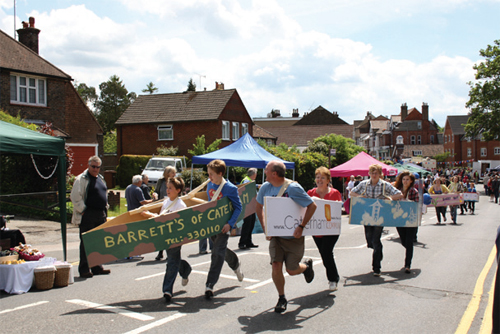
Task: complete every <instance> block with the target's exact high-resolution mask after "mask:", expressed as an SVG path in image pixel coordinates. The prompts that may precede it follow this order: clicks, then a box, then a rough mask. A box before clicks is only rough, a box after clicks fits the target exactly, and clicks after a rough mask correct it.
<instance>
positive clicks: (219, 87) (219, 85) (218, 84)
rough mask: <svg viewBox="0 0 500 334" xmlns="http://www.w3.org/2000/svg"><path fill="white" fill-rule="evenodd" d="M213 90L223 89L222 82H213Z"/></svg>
mask: <svg viewBox="0 0 500 334" xmlns="http://www.w3.org/2000/svg"><path fill="white" fill-rule="evenodd" d="M215 90H224V83H222V82H221V83H218V82H217V81H216V82H215Z"/></svg>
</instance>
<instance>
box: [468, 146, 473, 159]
mask: <svg viewBox="0 0 500 334" xmlns="http://www.w3.org/2000/svg"><path fill="white" fill-rule="evenodd" d="M467 156H468V157H472V149H471V148H470V147H469V148H467Z"/></svg>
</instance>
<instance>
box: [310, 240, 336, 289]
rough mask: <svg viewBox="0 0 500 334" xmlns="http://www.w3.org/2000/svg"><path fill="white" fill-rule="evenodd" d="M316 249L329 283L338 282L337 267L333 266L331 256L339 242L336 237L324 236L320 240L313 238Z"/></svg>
mask: <svg viewBox="0 0 500 334" xmlns="http://www.w3.org/2000/svg"><path fill="white" fill-rule="evenodd" d="M313 239H314V242H315V243H316V247H318V251H319V254H320V255H321V259H322V260H323V265H324V266H325V269H326V277H327V278H328V281H330V282H337V283H338V281H339V279H340V277H339V272H338V271H337V265H336V264H335V258H334V256H333V248H334V247H335V244H336V243H337V240H339V236H338V235H325V236H322V237H321V238H318V237H313Z"/></svg>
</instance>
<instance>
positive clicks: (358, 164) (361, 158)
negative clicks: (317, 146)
mask: <svg viewBox="0 0 500 334" xmlns="http://www.w3.org/2000/svg"><path fill="white" fill-rule="evenodd" d="M373 164H379V165H380V166H382V171H383V172H384V175H388V176H394V175H396V174H397V173H398V169H397V168H395V167H391V166H389V165H386V164H384V163H382V162H380V161H378V160H377V159H375V158H374V157H372V156H370V155H369V154H367V153H365V152H360V153H359V154H358V155H356V156H355V157H354V158H352V159H351V160H349V161H347V162H344V163H343V164H342V165H338V166H337V167H334V168H332V169H330V174H331V176H332V177H349V176H351V175H354V176H358V175H361V176H368V167H370V165H373Z"/></svg>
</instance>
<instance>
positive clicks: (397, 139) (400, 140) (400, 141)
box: [396, 135, 403, 145]
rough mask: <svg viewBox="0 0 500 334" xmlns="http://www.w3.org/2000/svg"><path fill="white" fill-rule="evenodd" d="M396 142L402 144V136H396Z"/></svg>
mask: <svg viewBox="0 0 500 334" xmlns="http://www.w3.org/2000/svg"><path fill="white" fill-rule="evenodd" d="M396 144H398V145H399V144H403V136H401V135H399V136H397V137H396Z"/></svg>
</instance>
